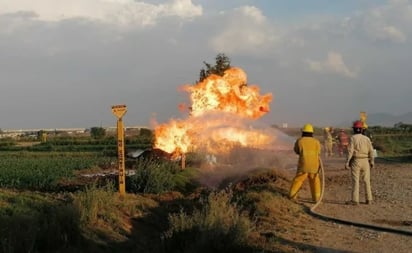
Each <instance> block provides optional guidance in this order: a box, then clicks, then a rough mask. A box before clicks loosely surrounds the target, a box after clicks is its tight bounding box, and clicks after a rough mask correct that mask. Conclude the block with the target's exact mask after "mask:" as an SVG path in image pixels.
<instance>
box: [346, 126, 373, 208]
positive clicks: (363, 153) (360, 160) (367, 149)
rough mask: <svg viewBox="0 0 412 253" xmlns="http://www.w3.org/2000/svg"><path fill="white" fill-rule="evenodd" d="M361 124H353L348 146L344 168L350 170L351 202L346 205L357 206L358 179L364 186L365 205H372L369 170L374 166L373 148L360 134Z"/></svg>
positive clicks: (368, 140)
mask: <svg viewBox="0 0 412 253" xmlns="http://www.w3.org/2000/svg"><path fill="white" fill-rule="evenodd" d="M362 128H363V123H362V122H361V121H355V122H354V123H353V133H354V134H353V135H352V137H351V138H350V141H349V146H348V156H347V159H346V164H345V168H346V169H350V170H351V175H352V200H351V201H349V202H348V204H352V205H357V204H359V179H360V177H362V181H363V182H364V184H365V194H366V197H365V198H366V204H371V203H372V200H373V198H372V190H371V183H370V169H371V168H373V166H374V164H375V163H374V156H373V147H372V143H371V141H370V139H369V138H368V137H367V136H365V135H363V134H362Z"/></svg>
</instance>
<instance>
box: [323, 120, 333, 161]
mask: <svg viewBox="0 0 412 253" xmlns="http://www.w3.org/2000/svg"><path fill="white" fill-rule="evenodd" d="M323 142H324V148H325V157H331V156H332V155H333V136H332V128H331V127H325V129H324V132H323Z"/></svg>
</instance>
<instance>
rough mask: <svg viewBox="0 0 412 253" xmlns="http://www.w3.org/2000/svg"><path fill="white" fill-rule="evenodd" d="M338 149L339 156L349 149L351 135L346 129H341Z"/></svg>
mask: <svg viewBox="0 0 412 253" xmlns="http://www.w3.org/2000/svg"><path fill="white" fill-rule="evenodd" d="M337 139H338V150H339V156H340V157H342V156H343V154H346V153H347V151H348V145H349V136H348V135H347V134H346V132H345V129H341V130H340V132H339V134H338V138H337Z"/></svg>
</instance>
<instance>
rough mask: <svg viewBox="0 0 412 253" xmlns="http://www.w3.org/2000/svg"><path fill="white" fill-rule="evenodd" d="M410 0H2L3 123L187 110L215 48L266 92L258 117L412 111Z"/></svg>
mask: <svg viewBox="0 0 412 253" xmlns="http://www.w3.org/2000/svg"><path fill="white" fill-rule="evenodd" d="M411 36H412V0H388V1H384V0H374V1H372V0H345V1H329V0H311V1H301V0H293V1H292V0H256V1H250V0H225V1H222V0H168V1H162V0H146V1H137V0H70V1H68V0H35V1H33V0H13V1H11V0H0V88H1V92H0V117H1V123H0V128H1V129H27V128H47V129H50V128H73V127H81V128H90V127H94V126H103V127H106V126H114V125H116V120H117V119H116V118H115V116H114V115H113V114H112V112H111V106H112V105H116V104H125V105H126V106H127V113H126V114H125V116H124V117H123V120H124V122H125V125H126V126H150V122H151V120H152V119H153V118H155V119H156V121H157V122H159V123H162V122H167V121H169V120H170V119H171V118H181V117H185V116H184V115H182V114H181V113H180V112H179V110H178V104H179V103H182V102H187V100H188V98H187V97H188V96H187V94H186V93H183V92H181V91H180V89H179V87H181V86H182V85H185V84H193V83H194V82H195V81H196V80H198V78H199V71H200V69H201V68H203V67H204V64H203V62H208V63H212V64H213V63H214V60H215V57H216V55H217V54H219V53H224V54H225V55H226V56H228V57H229V58H230V60H231V65H232V66H237V67H240V68H242V69H243V70H244V71H245V72H246V74H247V77H248V83H249V84H255V85H258V86H259V87H260V90H261V93H262V94H266V93H272V94H273V101H272V103H271V104H270V107H271V111H270V112H269V113H268V114H266V115H265V116H264V117H263V118H262V119H261V120H262V121H263V122H265V123H268V124H281V123H288V124H289V125H290V126H299V125H302V124H305V123H308V122H309V123H312V124H314V125H316V126H322V125H333V124H340V123H342V122H352V121H353V120H356V119H357V118H358V117H359V112H360V111H366V112H367V113H368V114H372V113H390V114H394V115H400V114H404V113H407V112H410V111H412V99H410V96H411V94H412V85H411V80H412V71H411V66H412V43H411V40H412V38H411Z"/></svg>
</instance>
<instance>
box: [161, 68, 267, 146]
mask: <svg viewBox="0 0 412 253" xmlns="http://www.w3.org/2000/svg"><path fill="white" fill-rule="evenodd" d="M183 89H184V91H186V92H188V93H189V94H190V100H191V103H192V104H191V106H190V107H188V108H189V110H190V115H189V117H188V118H187V119H185V120H171V121H170V122H169V123H165V124H161V125H158V126H157V127H155V147H156V148H159V149H162V150H164V151H166V152H169V153H175V154H181V153H187V152H189V151H204V152H207V153H211V154H221V153H226V152H228V151H230V149H231V148H233V147H235V146H242V147H253V148H263V147H265V146H267V145H269V144H270V143H271V142H272V141H273V140H272V138H273V137H272V136H269V135H267V134H265V133H263V132H262V131H259V130H257V129H253V128H251V127H248V125H246V124H245V123H246V121H247V120H256V119H258V118H260V117H262V116H263V115H265V114H266V113H267V112H269V103H270V102H271V101H272V94H270V93H269V94H265V95H260V94H259V88H258V87H257V86H249V85H247V76H246V73H245V72H244V71H243V70H242V69H240V68H230V69H228V70H226V71H225V73H224V75H223V76H218V75H210V76H209V77H208V78H206V79H205V80H203V81H202V82H199V83H197V84H196V85H186V86H184V87H183ZM179 107H180V108H182V105H179Z"/></svg>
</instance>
